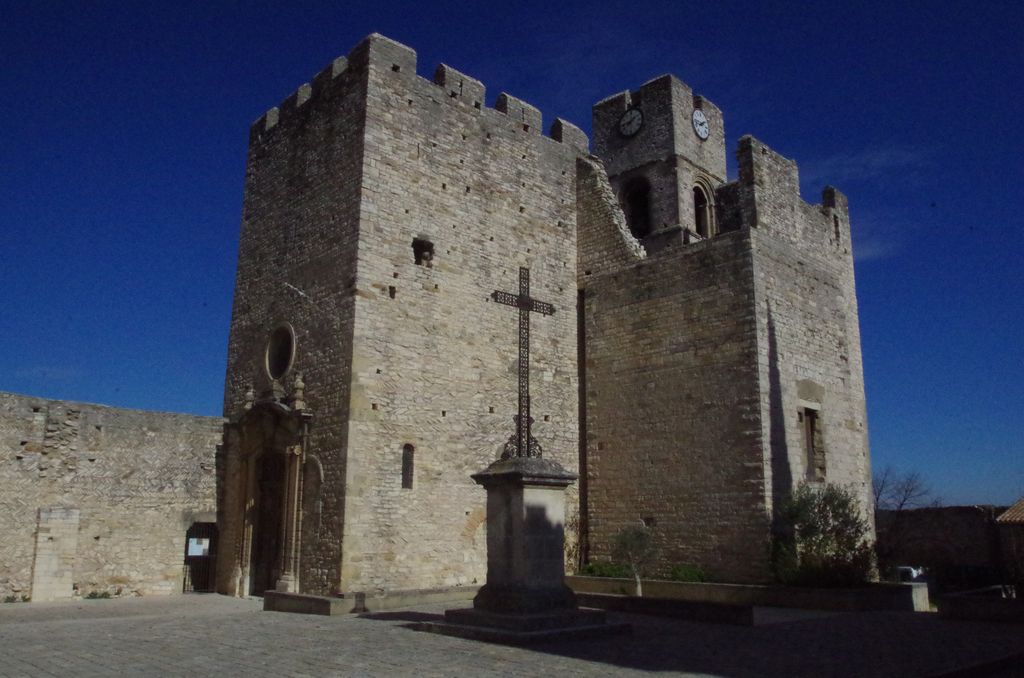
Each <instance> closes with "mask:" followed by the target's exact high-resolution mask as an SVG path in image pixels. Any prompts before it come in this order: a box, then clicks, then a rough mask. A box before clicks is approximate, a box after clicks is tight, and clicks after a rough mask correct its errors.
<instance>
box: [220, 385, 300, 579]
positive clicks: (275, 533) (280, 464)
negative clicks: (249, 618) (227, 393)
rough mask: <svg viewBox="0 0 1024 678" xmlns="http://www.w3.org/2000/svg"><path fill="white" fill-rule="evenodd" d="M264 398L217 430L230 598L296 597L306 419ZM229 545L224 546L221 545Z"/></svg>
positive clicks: (292, 404)
mask: <svg viewBox="0 0 1024 678" xmlns="http://www.w3.org/2000/svg"><path fill="white" fill-rule="evenodd" d="M289 400H290V401H283V400H282V399H278V398H276V397H268V398H266V399H263V400H259V401H256V402H255V403H253V404H252V405H250V406H248V407H247V409H246V412H245V413H244V414H243V415H242V416H241V417H240V418H239V419H238V420H237V421H236V422H232V423H229V424H227V426H226V427H225V429H226V434H225V447H226V451H225V455H226V457H227V471H226V473H225V477H226V480H225V483H226V484H227V495H228V496H227V498H226V499H225V501H226V508H225V513H226V514H227V515H226V517H225V521H224V522H225V525H226V526H227V529H226V532H225V535H226V536H224V535H222V537H223V539H224V540H225V542H226V545H225V554H228V551H227V549H230V556H227V557H230V558H231V560H232V561H233V563H232V565H231V568H232V570H231V575H230V583H229V584H228V585H227V586H220V587H219V589H218V590H221V591H222V592H226V593H230V594H231V595H236V596H246V595H251V596H262V595H263V594H264V593H265V592H266V591H270V590H273V591H284V592H291V593H295V592H298V591H299V565H300V563H299V553H300V552H301V542H302V535H301V530H300V527H301V525H302V508H303V502H302V495H303V488H302V481H303V474H302V465H303V462H304V460H305V457H306V454H305V449H306V441H307V438H308V432H309V425H310V422H311V420H312V414H311V413H310V412H308V411H305V408H304V407H303V406H302V401H301V399H298V398H292V399H289ZM228 544H230V545H228Z"/></svg>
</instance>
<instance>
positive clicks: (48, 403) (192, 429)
mask: <svg viewBox="0 0 1024 678" xmlns="http://www.w3.org/2000/svg"><path fill="white" fill-rule="evenodd" d="M221 426H222V420H221V419H219V418H214V417H195V416H191V415H185V414H168V413H163V412H143V411H140V410H125V409H119V408H113V407H105V406H103V405H92V404H88V403H75V402H68V401H62V400H46V399H44V398H36V397H32V396H22V395H16V394H12V393H0V543H2V545H3V547H2V548H0V597H3V598H17V599H21V598H23V597H31V599H32V601H33V602H45V601H54V600H71V599H73V598H74V597H76V596H78V595H81V596H83V597H84V596H88V595H90V594H92V595H113V596H116V595H157V594H171V593H180V592H181V590H182V582H183V576H184V571H185V543H186V535H187V531H188V529H189V528H190V527H191V526H192V525H193V523H210V522H213V521H215V520H216V509H217V503H216V465H215V457H216V453H217V445H218V444H219V443H220V440H221Z"/></svg>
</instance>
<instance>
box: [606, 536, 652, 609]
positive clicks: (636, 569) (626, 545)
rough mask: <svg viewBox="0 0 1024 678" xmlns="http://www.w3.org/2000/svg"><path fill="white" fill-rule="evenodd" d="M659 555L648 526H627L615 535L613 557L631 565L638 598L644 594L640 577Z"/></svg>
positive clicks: (619, 561) (616, 560)
mask: <svg viewBox="0 0 1024 678" xmlns="http://www.w3.org/2000/svg"><path fill="white" fill-rule="evenodd" d="M657 557H658V547H657V546H655V545H654V539H653V538H652V537H651V533H650V531H649V530H648V529H647V528H646V527H640V526H632V527H627V528H625V529H624V530H622V531H621V532H619V533H618V534H617V535H615V544H614V545H613V546H612V559H613V560H615V562H618V563H622V564H624V565H626V566H628V567H629V569H630V571H631V572H632V573H633V579H634V580H636V595H637V597H638V598H642V597H643V595H644V593H643V584H641V582H640V578H641V577H642V576H643V573H644V571H645V570H647V568H648V567H650V566H651V564H652V563H653V562H654V560H655V559H656V558H657Z"/></svg>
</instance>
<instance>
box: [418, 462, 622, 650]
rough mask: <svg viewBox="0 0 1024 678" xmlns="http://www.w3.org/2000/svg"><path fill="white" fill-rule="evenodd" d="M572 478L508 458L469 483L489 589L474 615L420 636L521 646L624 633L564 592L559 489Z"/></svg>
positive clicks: (450, 616) (428, 627)
mask: <svg viewBox="0 0 1024 678" xmlns="http://www.w3.org/2000/svg"><path fill="white" fill-rule="evenodd" d="M576 478H577V476H576V474H575V473H570V472H569V471H566V470H565V469H564V468H562V467H561V466H560V465H559V464H558V463H556V462H554V461H550V460H546V459H541V458H539V457H511V458H508V459H501V460H499V461H496V462H494V463H493V464H491V465H490V466H489V467H487V469H486V470H484V471H481V472H480V473H477V474H475V475H474V476H473V480H475V481H476V482H477V483H478V484H480V485H483V486H484V488H485V489H486V490H487V583H486V584H485V585H484V586H483V587H481V589H480V591H479V593H477V595H476V597H475V598H474V599H473V608H472V609H462V610H448V611H447V612H446V613H445V623H443V624H442V623H425V624H420V625H418V628H420V629H421V630H424V631H433V632H435V633H444V634H447V635H455V636H461V637H467V638H476V639H479V640H490V641H496V642H509V643H526V642H534V641H543V640H554V639H560V638H569V637H592V636H597V635H606V634H609V633H621V632H624V631H629V625H628V624H615V625H609V624H606V623H605V613H604V611H603V610H581V609H579V608H578V607H577V604H576V594H574V593H573V592H572V589H570V588H569V587H568V586H567V585H566V584H565V555H564V547H565V532H564V525H565V488H566V487H568V486H569V485H570V484H571V483H572V482H573V481H574V480H576Z"/></svg>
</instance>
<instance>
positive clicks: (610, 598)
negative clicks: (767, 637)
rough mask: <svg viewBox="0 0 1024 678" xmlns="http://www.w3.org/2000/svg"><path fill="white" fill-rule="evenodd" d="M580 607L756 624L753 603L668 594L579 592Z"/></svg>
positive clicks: (739, 624) (700, 620)
mask: <svg viewBox="0 0 1024 678" xmlns="http://www.w3.org/2000/svg"><path fill="white" fill-rule="evenodd" d="M577 598H578V600H579V604H580V606H581V607H596V608H599V609H601V610H613V611H615V612H629V613H633V614H649V615H655V616H660V617H673V618H675V619H687V620H689V621H699V622H712V623H715V624H736V625H738V626H753V625H754V608H753V606H752V605H732V604H729V603H708V602H704V601H697V600H669V599H666V598H647V597H644V598H636V597H634V596H621V595H610V594H606V593H579V594H577Z"/></svg>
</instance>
